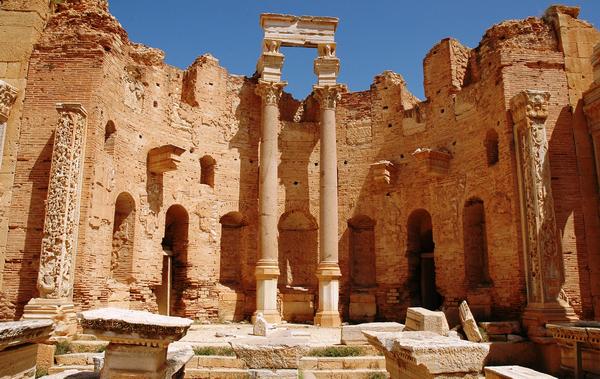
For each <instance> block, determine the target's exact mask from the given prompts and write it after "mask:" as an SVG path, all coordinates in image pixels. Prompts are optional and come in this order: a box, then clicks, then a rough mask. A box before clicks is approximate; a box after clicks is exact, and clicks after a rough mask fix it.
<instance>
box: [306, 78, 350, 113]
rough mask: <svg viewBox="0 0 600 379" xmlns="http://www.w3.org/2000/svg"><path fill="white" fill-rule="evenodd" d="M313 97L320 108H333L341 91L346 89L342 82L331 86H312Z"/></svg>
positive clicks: (340, 96)
mask: <svg viewBox="0 0 600 379" xmlns="http://www.w3.org/2000/svg"><path fill="white" fill-rule="evenodd" d="M313 91H314V93H315V98H316V99H317V101H318V102H319V105H320V106H321V109H335V107H336V105H337V102H338V101H340V99H341V98H342V93H344V92H346V91H347V88H346V86H345V85H343V84H335V85H331V86H313Z"/></svg>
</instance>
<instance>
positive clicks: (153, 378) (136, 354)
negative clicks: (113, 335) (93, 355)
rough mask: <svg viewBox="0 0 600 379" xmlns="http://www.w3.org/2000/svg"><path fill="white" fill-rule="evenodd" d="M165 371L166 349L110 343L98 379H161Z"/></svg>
mask: <svg viewBox="0 0 600 379" xmlns="http://www.w3.org/2000/svg"><path fill="white" fill-rule="evenodd" d="M166 371H167V347H166V346H164V347H163V346H160V347H149V346H136V345H125V344H116V343H112V342H111V343H110V344H109V345H108V346H107V348H106V352H105V355H104V367H103V368H102V371H101V372H100V378H102V379H103V378H128V377H131V378H148V379H159V378H160V379H162V378H164V377H165V372H166Z"/></svg>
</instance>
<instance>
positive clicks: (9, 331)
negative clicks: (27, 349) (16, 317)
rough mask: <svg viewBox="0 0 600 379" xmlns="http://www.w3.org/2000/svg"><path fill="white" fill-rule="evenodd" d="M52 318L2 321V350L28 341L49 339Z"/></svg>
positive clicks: (0, 334) (0, 348)
mask: <svg viewBox="0 0 600 379" xmlns="http://www.w3.org/2000/svg"><path fill="white" fill-rule="evenodd" d="M52 328H53V323H52V321H51V320H22V321H8V322H1V323H0V351H2V350H4V349H6V348H8V347H13V346H17V345H23V344H26V343H37V342H41V341H44V340H47V339H48V338H49V337H50V334H51V333H52Z"/></svg>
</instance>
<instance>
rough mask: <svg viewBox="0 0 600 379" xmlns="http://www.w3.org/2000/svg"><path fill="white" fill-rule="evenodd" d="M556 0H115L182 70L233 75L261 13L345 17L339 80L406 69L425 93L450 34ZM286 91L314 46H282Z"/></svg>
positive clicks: (363, 83) (469, 35) (132, 26)
mask: <svg viewBox="0 0 600 379" xmlns="http://www.w3.org/2000/svg"><path fill="white" fill-rule="evenodd" d="M555 3H557V0H503V1H492V0H454V1H452V0H436V1H433V0H430V1H424V0H422V1H401V0H370V1H366V0H345V1H344V0H235V1H234V0H171V1H164V0H162V1H159V0H109V4H110V10H111V12H112V13H113V14H114V15H115V16H116V17H117V19H118V20H119V21H120V22H121V24H122V25H123V26H124V27H125V29H126V30H127V32H128V33H129V37H130V39H131V40H133V41H135V42H140V43H144V44H146V45H150V46H153V47H157V48H160V49H162V50H164V51H165V53H166V62H167V63H169V64H171V65H173V66H177V67H180V68H186V67H187V66H189V65H190V64H191V63H192V62H193V61H194V59H195V58H196V57H197V56H200V55H202V54H204V53H211V54H212V55H214V56H215V57H216V58H218V59H219V61H220V63H221V65H222V66H223V67H225V68H227V70H228V71H229V72H231V73H233V74H242V75H252V74H253V73H254V70H255V66H256V61H257V59H258V56H259V53H260V46H261V45H260V44H261V39H262V30H261V28H260V26H259V24H258V18H259V15H260V13H264V12H271V13H289V14H295V15H317V16H335V17H339V19H340V24H339V27H338V30H337V33H336V42H337V45H338V47H337V55H338V57H339V58H340V60H341V71H340V77H339V82H340V83H346V84H347V85H348V87H349V88H350V90H352V91H360V90H365V89H368V88H369V85H370V84H371V83H372V81H373V77H374V76H375V75H377V74H378V73H381V72H382V71H384V70H392V71H395V72H398V73H400V74H401V75H402V76H403V77H404V78H405V80H406V81H407V83H408V87H409V89H410V90H411V91H412V92H413V93H414V94H415V95H416V96H418V97H419V98H421V99H422V98H423V69H422V62H423V58H424V57H425V55H426V54H427V52H428V51H429V49H431V47H432V46H433V45H434V44H436V43H437V42H438V41H440V40H441V39H443V38H446V37H453V38H456V39H458V40H459V41H460V42H461V43H462V44H464V45H466V46H468V47H475V46H477V44H478V43H479V41H480V39H481V37H482V36H483V34H484V32H485V31H486V30H487V29H488V28H489V27H490V26H492V25H493V24H495V23H498V22H500V21H503V20H506V19H519V18H525V17H528V16H540V15H542V14H543V12H544V10H545V9H546V8H547V7H548V6H549V5H550V4H555ZM561 3H563V4H570V5H579V6H580V7H581V14H580V16H579V17H580V18H582V19H585V20H588V21H590V22H591V23H592V24H594V25H595V26H596V27H598V26H600V0H579V1H569V0H563V1H562V2H561ZM283 52H284V54H285V55H286V60H285V64H284V79H285V80H287V81H288V86H287V87H286V91H288V92H290V93H292V94H293V95H294V96H295V97H296V98H304V97H305V96H306V95H307V94H308V93H310V90H311V87H312V85H313V83H315V81H316V78H315V75H314V74H313V71H312V67H313V60H314V58H315V56H316V51H315V50H314V49H298V48H296V49H292V48H286V49H283Z"/></svg>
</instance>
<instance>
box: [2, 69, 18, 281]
mask: <svg viewBox="0 0 600 379" xmlns="http://www.w3.org/2000/svg"><path fill="white" fill-rule="evenodd" d="M16 100H17V89H16V88H15V87H13V86H11V85H10V84H8V83H6V82H5V81H3V80H0V166H2V156H3V155H4V139H5V135H6V126H7V125H6V123H7V122H8V116H9V115H10V109H11V108H12V106H13V104H14V103H15V101H16ZM0 191H1V190H0ZM0 195H2V193H1V192H0ZM5 253H6V251H4V249H2V251H0V288H2V278H3V273H4V259H5V257H4V254H5Z"/></svg>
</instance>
